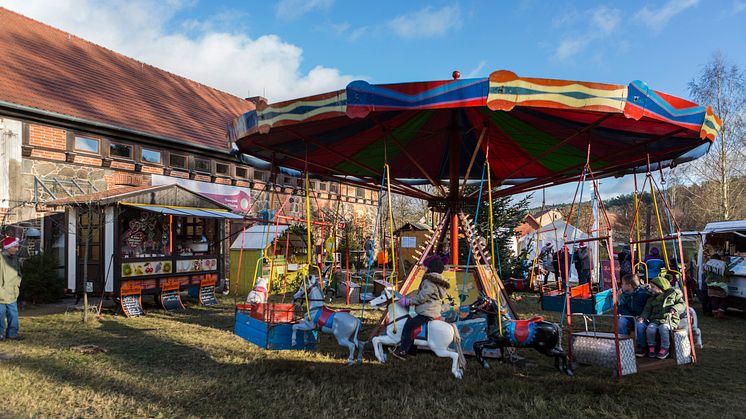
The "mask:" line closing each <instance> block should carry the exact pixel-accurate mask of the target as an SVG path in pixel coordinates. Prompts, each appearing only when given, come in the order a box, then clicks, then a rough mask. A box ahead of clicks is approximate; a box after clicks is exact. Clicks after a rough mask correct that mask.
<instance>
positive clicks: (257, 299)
mask: <svg viewBox="0 0 746 419" xmlns="http://www.w3.org/2000/svg"><path fill="white" fill-rule="evenodd" d="M268 283H269V280H268V279H267V278H262V277H259V278H257V279H256V286H255V287H254V289H253V290H251V292H250V293H249V295H247V296H246V304H262V303H266V302H267V284H268Z"/></svg>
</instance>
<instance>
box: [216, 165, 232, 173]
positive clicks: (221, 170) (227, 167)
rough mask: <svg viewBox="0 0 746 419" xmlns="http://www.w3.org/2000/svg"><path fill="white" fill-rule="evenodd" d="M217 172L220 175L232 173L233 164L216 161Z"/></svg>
mask: <svg viewBox="0 0 746 419" xmlns="http://www.w3.org/2000/svg"><path fill="white" fill-rule="evenodd" d="M215 173H217V174H220V175H230V173H231V166H230V165H227V164H223V163H215Z"/></svg>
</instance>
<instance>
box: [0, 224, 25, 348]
mask: <svg viewBox="0 0 746 419" xmlns="http://www.w3.org/2000/svg"><path fill="white" fill-rule="evenodd" d="M19 247H20V242H19V241H18V239H17V238H15V237H5V238H4V239H3V249H2V253H0V340H4V339H6V338H7V339H10V340H20V339H22V338H21V336H19V335H18V293H19V290H20V287H21V265H20V262H19V260H18V255H17V253H18V250H19ZM6 320H7V327H6Z"/></svg>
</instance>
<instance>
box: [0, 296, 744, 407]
mask: <svg viewBox="0 0 746 419" xmlns="http://www.w3.org/2000/svg"><path fill="white" fill-rule="evenodd" d="M232 303H233V299H232V298H230V297H229V298H224V299H223V303H222V304H221V305H220V306H218V307H211V308H202V307H194V306H192V307H191V308H189V309H188V310H187V311H186V312H184V313H179V314H170V313H166V312H163V311H159V310H157V309H155V308H154V307H150V310H148V315H147V316H146V317H143V318H137V319H125V318H123V317H118V316H113V315H112V314H111V313H108V314H107V315H105V316H104V317H103V318H102V319H100V320H97V321H92V322H91V323H90V324H88V325H82V324H81V323H80V314H79V313H75V314H45V315H36V316H35V315H33V312H31V313H29V314H28V315H26V316H22V318H21V328H22V334H23V335H25V337H26V340H24V341H22V342H4V343H1V344H0V394H2V403H1V404H0V406H1V407H0V417H5V416H7V417H28V416H44V417H49V416H55V417H57V416H75V417H83V416H86V417H90V416H95V417H123V416H138V417H142V416H165V417H175V416H180V417H196V416H199V417H226V416H252V417H278V416H283V417H363V416H375V417H392V416H399V417H419V416H427V417H432V416H435V417H459V416H468V417H488V415H489V416H495V417H497V416H501V417H504V416H507V417H510V416H518V415H521V416H537V417H587V416H598V417H615V418H618V417H674V416H677V417H681V416H686V417H690V416H700V417H703V416H708V417H744V415H746V396H745V395H746V368H744V366H743V360H742V358H740V355H739V354H741V351H742V350H743V348H744V346H745V345H746V336H744V332H745V331H746V317H744V316H743V315H741V314H737V313H734V314H732V315H730V316H729V318H728V319H727V320H725V321H716V320H714V319H712V318H709V317H701V318H700V327H701V328H702V331H703V340H704V345H705V348H704V349H702V350H700V351H699V352H698V354H699V363H698V364H697V365H693V366H683V367H673V368H669V369H661V370H656V371H652V372H645V373H640V374H636V375H633V376H628V377H625V378H623V379H621V380H617V379H614V378H611V371H610V370H605V369H600V368H591V367H582V368H579V369H578V370H576V376H575V377H567V376H564V375H561V374H560V373H558V372H557V371H556V370H554V369H553V363H552V361H551V360H550V359H548V358H544V357H542V356H540V355H537V354H535V353H534V352H533V351H529V350H525V351H522V352H521V354H522V355H524V356H526V357H527V358H528V359H529V365H528V366H527V368H526V369H523V370H517V369H515V368H513V367H511V366H506V365H501V364H498V363H497V362H493V363H492V364H493V367H494V368H493V369H492V370H483V369H482V368H481V367H480V366H478V364H477V363H476V361H475V360H473V359H471V358H469V359H468V361H469V364H468V366H467V369H466V376H465V378H464V379H463V380H460V381H459V380H456V379H454V378H453V376H452V375H451V373H450V368H449V365H450V361H447V360H445V359H440V358H435V357H434V356H432V355H431V354H429V353H427V354H422V353H421V354H420V355H418V356H417V357H416V358H412V359H409V360H407V361H405V362H404V361H398V360H396V359H392V360H390V361H389V363H388V364H385V365H382V364H379V363H378V362H377V361H373V360H371V359H372V358H373V356H372V349H371V348H370V346H368V349H367V353H366V362H365V363H364V364H363V365H356V366H353V367H348V366H346V365H345V363H344V358H345V357H346V355H345V353H346V352H345V350H343V349H342V348H340V347H338V346H337V345H336V343H335V342H334V341H333V338H331V337H330V336H329V335H327V336H324V337H323V338H322V341H321V343H320V345H319V350H318V351H317V352H313V353H309V352H297V351H264V350H262V349H259V348H257V347H255V346H253V345H251V344H250V343H248V342H246V341H244V340H242V339H240V338H238V337H236V336H234V335H233V334H232V332H231V330H232V326H233V308H232V305H231V304H232ZM146 308H147V307H146ZM516 308H517V309H518V310H519V312H520V313H521V314H522V316H523V317H524V318H525V317H528V316H530V315H532V314H534V313H537V312H538V311H539V309H538V304H537V300H536V297H535V296H528V295H527V296H525V298H524V300H523V301H520V302H518V303H517V305H516ZM367 313H370V312H369V311H368V310H366V314H367ZM370 314H371V315H370V316H369V317H367V319H366V320H367V327H368V328H370V327H371V325H372V323H373V321H374V319H375V318H377V316H378V313H377V312H373V313H370ZM543 314H546V313H543ZM550 314H551V313H550ZM550 317H551V316H550ZM554 318H555V319H556V316H555V317H554ZM85 344H93V345H97V346H99V347H101V348H103V349H105V350H106V352H105V353H97V354H87V355H86V354H81V353H79V352H78V351H76V350H75V349H74V348H75V347H76V346H78V345H85Z"/></svg>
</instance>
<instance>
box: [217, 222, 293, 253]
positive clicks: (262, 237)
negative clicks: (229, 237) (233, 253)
mask: <svg viewBox="0 0 746 419" xmlns="http://www.w3.org/2000/svg"><path fill="white" fill-rule="evenodd" d="M287 229H288V226H286V225H280V226H274V225H271V224H259V225H255V226H251V227H249V228H247V229H246V230H245V231H242V232H241V233H239V234H238V236H237V237H236V240H234V241H233V244H232V245H231V250H240V249H241V248H242V247H243V249H264V248H265V247H267V246H269V245H270V244H271V243H272V242H273V241H274V240H275V239H276V238H277V237H279V236H281V235H282V233H283V232H284V231H285V230H287Z"/></svg>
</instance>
